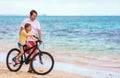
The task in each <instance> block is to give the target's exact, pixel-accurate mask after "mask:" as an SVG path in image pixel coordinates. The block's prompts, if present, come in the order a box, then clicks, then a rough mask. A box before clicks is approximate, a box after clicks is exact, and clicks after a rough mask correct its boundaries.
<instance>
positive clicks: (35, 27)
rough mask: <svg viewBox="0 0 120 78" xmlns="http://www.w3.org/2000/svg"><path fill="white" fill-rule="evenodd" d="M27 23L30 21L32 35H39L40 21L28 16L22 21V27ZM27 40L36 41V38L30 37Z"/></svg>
mask: <svg viewBox="0 0 120 78" xmlns="http://www.w3.org/2000/svg"><path fill="white" fill-rule="evenodd" d="M26 23H29V24H31V26H32V30H31V31H30V33H31V34H32V35H37V32H38V29H40V23H39V22H38V21H37V20H34V21H31V20H30V18H27V19H25V20H24V21H23V22H22V23H21V25H20V27H23V28H24V26H25V24H26ZM27 41H34V40H33V39H31V38H28V39H27Z"/></svg>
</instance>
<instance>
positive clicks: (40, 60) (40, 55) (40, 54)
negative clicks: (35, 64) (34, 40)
mask: <svg viewBox="0 0 120 78" xmlns="http://www.w3.org/2000/svg"><path fill="white" fill-rule="evenodd" d="M39 62H40V63H41V64H43V61H42V53H39Z"/></svg>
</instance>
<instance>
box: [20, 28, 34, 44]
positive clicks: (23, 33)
mask: <svg viewBox="0 0 120 78" xmlns="http://www.w3.org/2000/svg"><path fill="white" fill-rule="evenodd" d="M28 37H31V38H32V39H34V40H35V38H34V37H33V36H32V34H30V32H28V33H27V32H26V31H25V29H23V30H22V31H21V33H20V37H19V42H20V43H21V44H23V45H24V44H25V43H26V41H27V38H28Z"/></svg>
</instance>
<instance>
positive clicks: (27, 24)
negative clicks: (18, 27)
mask: <svg viewBox="0 0 120 78" xmlns="http://www.w3.org/2000/svg"><path fill="white" fill-rule="evenodd" d="M31 28H32V27H31V24H29V23H26V24H25V30H26V31H31Z"/></svg>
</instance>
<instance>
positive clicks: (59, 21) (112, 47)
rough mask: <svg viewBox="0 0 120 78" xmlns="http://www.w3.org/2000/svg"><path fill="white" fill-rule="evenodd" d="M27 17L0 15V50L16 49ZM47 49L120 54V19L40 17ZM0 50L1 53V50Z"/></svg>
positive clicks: (110, 17) (115, 17) (106, 17)
mask: <svg viewBox="0 0 120 78" xmlns="http://www.w3.org/2000/svg"><path fill="white" fill-rule="evenodd" d="M25 18H27V16H0V45H3V46H1V47H0V48H1V49H6V48H12V47H16V46H17V42H18V36H19V28H20V23H21V21H23V20H24V19H25ZM37 20H38V21H40V24H41V30H42V34H43V38H42V40H43V41H44V45H45V46H44V47H45V49H47V50H50V51H55V52H78V53H79V52H99V53H117V54H119V53H120V16H39V17H38V18H37ZM1 49H0V50H1Z"/></svg>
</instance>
